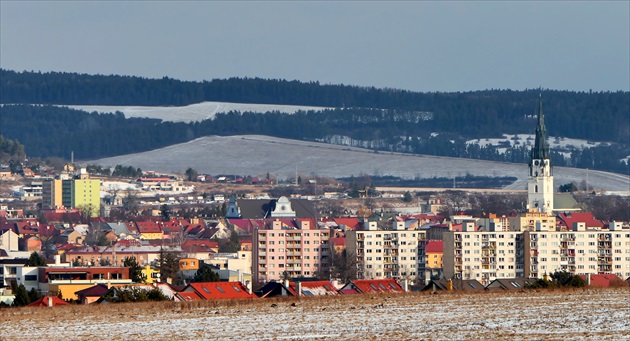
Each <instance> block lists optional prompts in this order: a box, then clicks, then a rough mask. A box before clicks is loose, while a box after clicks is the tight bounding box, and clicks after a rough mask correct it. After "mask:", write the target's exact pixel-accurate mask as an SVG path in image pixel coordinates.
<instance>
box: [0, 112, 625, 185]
mask: <svg viewBox="0 0 630 341" xmlns="http://www.w3.org/2000/svg"><path fill="white" fill-rule="evenodd" d="M0 114H1V115H0V126H2V131H3V133H4V134H5V135H6V136H7V137H8V138H13V139H18V140H19V141H20V142H22V143H23V144H24V146H26V149H27V150H28V153H29V155H32V156H41V157H50V156H59V157H64V156H67V155H69V153H70V151H74V153H75V156H78V157H79V158H82V159H94V158H100V157H107V156H114V155H121V154H129V153H136V152H142V151H147V150H152V149H157V148H162V147H165V146H168V145H172V144H176V143H182V142H186V141H189V140H191V139H193V138H196V137H201V136H208V135H238V134H261V135H270V136H276V137H283V138H291V139H306V140H313V141H326V142H335V141H334V139H333V138H331V137H332V136H339V135H343V136H348V137H350V138H352V139H353V140H356V141H368V142H370V144H369V145H367V146H364V147H368V148H371V149H374V150H380V151H388V152H393V151H395V152H408V153H415V154H427V155H439V156H452V157H464V158H473V159H483V160H493V161H505V162H514V163H523V162H527V161H528V160H529V152H530V147H529V146H527V145H525V143H521V144H518V145H514V146H509V145H506V146H499V147H496V146H491V145H488V146H480V145H478V144H469V143H467V142H466V141H467V140H469V139H471V138H474V136H468V137H467V136H465V135H460V134H456V133H442V134H439V135H434V134H432V133H431V132H434V131H438V130H439V127H437V126H436V125H435V122H434V121H432V120H429V121H422V120H419V119H417V117H415V116H414V115H408V113H405V112H400V111H397V110H375V109H334V110H324V111H323V112H310V111H309V112H298V113H296V114H293V115H289V114H281V113H278V112H269V113H251V112H245V113H239V112H229V113H224V114H218V115H216V117H215V119H213V120H205V121H202V122H194V123H173V122H161V121H160V120H155V119H143V118H131V119H125V118H124V116H123V115H122V114H121V113H115V114H97V113H87V112H83V111H79V110H74V109H69V108H66V107H56V106H40V105H35V106H33V105H4V106H2V107H0ZM527 121H528V123H527V125H526V127H527V128H526V129H529V130H531V129H532V128H531V127H533V126H534V125H535V123H534V118H528V119H527ZM524 129H525V128H524ZM523 142H526V141H523ZM501 147H502V148H504V149H505V150H506V151H505V152H503V153H501V152H499V148H501ZM627 155H630V146H628V145H627V144H615V143H613V144H608V145H601V146H594V147H591V148H586V149H583V150H575V151H573V152H572V154H571V156H570V157H569V158H566V159H565V157H564V156H563V155H562V154H560V153H559V152H558V151H552V153H551V157H552V162H553V164H554V165H556V166H574V167H581V168H590V169H599V170H606V171H613V172H618V173H622V174H628V173H629V171H628V164H627V162H623V161H620V160H621V159H623V158H624V157H626V156H627ZM119 168H120V167H117V169H114V170H113V172H114V173H116V174H117V175H120V176H130V177H133V176H138V175H137V173H138V172H139V170H138V169H123V168H120V169H119ZM123 173H124V174H123ZM189 175H191V176H192V175H193V174H189Z"/></svg>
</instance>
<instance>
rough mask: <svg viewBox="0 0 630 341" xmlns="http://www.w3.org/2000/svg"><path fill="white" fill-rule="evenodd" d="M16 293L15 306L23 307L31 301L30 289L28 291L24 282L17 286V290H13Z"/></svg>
mask: <svg viewBox="0 0 630 341" xmlns="http://www.w3.org/2000/svg"><path fill="white" fill-rule="evenodd" d="M13 294H14V295H15V299H14V300H13V306H15V307H23V306H25V305H28V304H30V303H31V299H30V296H29V294H28V291H26V287H24V284H20V285H19V286H17V287H16V291H14V292H13Z"/></svg>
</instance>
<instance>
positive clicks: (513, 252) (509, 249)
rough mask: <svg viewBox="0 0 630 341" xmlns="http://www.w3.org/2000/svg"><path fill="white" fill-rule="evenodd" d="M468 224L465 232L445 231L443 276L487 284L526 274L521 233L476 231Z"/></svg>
mask: <svg viewBox="0 0 630 341" xmlns="http://www.w3.org/2000/svg"><path fill="white" fill-rule="evenodd" d="M469 227H470V225H469V226H467V225H466V224H464V225H463V231H462V232H455V231H449V232H445V233H444V235H443V240H444V256H443V267H444V270H443V271H444V277H446V278H462V279H476V280H478V281H479V282H481V283H482V284H484V285H487V284H489V283H490V282H491V281H493V280H495V279H497V278H514V277H523V276H524V264H523V263H524V262H523V260H522V252H523V251H520V253H519V248H518V245H519V242H520V243H521V244H522V241H521V239H522V233H520V232H514V231H479V232H477V231H474V226H472V229H470V228H469ZM520 254H521V257H520V258H519V255H520Z"/></svg>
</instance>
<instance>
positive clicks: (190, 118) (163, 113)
mask: <svg viewBox="0 0 630 341" xmlns="http://www.w3.org/2000/svg"><path fill="white" fill-rule="evenodd" d="M68 107H69V108H73V109H77V110H84V111H87V112H94V111H96V112H98V113H113V112H116V111H120V112H122V113H123V114H124V115H125V117H127V118H129V117H146V118H157V119H161V120H163V121H170V122H195V121H203V120H207V119H211V118H214V116H215V115H216V114H218V113H226V112H230V111H240V112H247V111H250V112H269V111H278V112H281V113H287V114H294V113H295V112H297V111H299V110H304V111H307V110H314V111H319V110H324V109H327V108H324V107H309V106H299V105H277V104H248V103H227V102H202V103H196V104H191V105H187V106H183V107H148V106H100V105H69V106H68Z"/></svg>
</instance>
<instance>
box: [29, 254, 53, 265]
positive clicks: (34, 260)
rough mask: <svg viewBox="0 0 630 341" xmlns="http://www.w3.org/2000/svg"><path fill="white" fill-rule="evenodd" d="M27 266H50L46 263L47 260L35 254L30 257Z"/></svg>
mask: <svg viewBox="0 0 630 341" xmlns="http://www.w3.org/2000/svg"><path fill="white" fill-rule="evenodd" d="M26 266H48V263H46V260H45V259H44V258H43V257H42V256H40V255H39V253H37V252H33V253H31V256H30V257H28V261H27V262H26Z"/></svg>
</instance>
